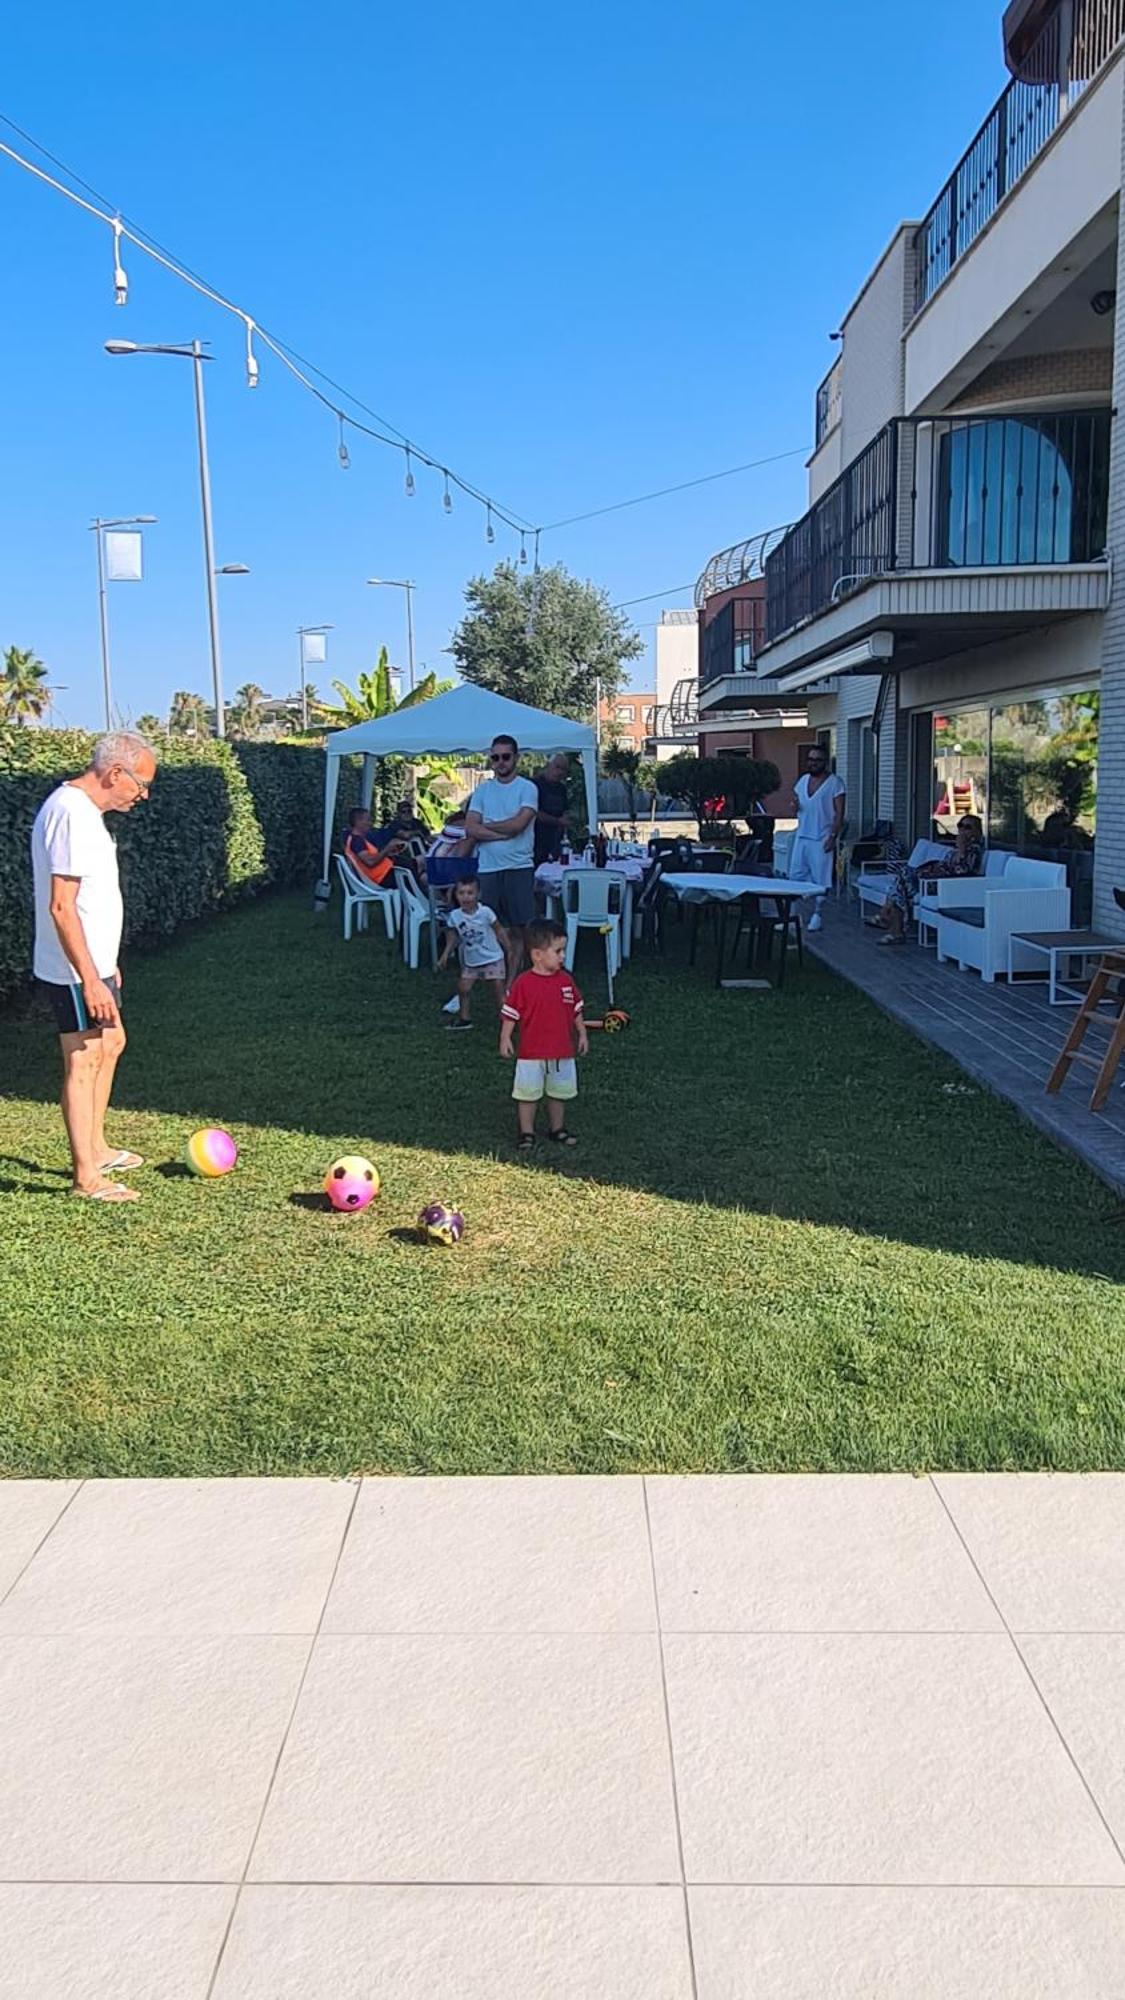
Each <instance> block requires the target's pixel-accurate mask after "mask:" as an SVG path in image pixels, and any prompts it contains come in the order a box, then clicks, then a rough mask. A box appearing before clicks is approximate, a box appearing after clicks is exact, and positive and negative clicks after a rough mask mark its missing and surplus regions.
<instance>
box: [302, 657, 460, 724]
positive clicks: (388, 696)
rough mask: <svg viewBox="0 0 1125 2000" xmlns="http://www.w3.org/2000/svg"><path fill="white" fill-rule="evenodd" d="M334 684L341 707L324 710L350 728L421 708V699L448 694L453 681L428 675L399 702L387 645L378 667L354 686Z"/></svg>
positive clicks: (327, 716)
mask: <svg viewBox="0 0 1125 2000" xmlns="http://www.w3.org/2000/svg"><path fill="white" fill-rule="evenodd" d="M332 685H333V687H334V688H335V690H336V693H337V694H338V695H339V697H340V707H339V708H326V709H323V710H322V711H321V712H322V714H323V715H324V717H325V720H326V721H328V722H329V723H333V724H335V726H336V727H337V728H343V729H350V728H351V726H352V724H353V723H354V722H378V721H379V720H380V719H381V718H382V717H383V716H384V715H397V714H399V713H400V712H401V710H403V709H405V708H417V706H418V703H419V702H420V701H429V700H430V699H431V698H432V697H433V696H434V695H435V694H448V692H449V690H450V688H451V687H452V686H453V682H452V681H439V679H438V677H437V675H436V674H427V675H426V677H425V679H424V680H420V681H419V683H418V685H417V687H416V688H414V689H413V690H412V691H411V693H410V694H408V695H404V696H403V698H402V700H401V701H396V700H395V697H394V689H393V687H392V686H391V666H390V659H389V656H388V653H387V649H386V647H385V646H382V647H380V650H379V658H378V660H377V661H376V663H375V670H374V672H373V673H370V674H358V675H357V676H356V686H355V688H354V689H352V688H350V687H347V686H346V685H345V684H344V682H343V681H333V683H332Z"/></svg>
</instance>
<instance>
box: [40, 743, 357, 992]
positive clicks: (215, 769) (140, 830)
mask: <svg viewBox="0 0 1125 2000" xmlns="http://www.w3.org/2000/svg"><path fill="white" fill-rule="evenodd" d="M94 740H95V739H94V738H93V737H92V736H87V735H85V734H84V733H83V732H82V731H81V730H75V729H68V730H48V729H21V730H14V731H12V732H11V733H10V735H9V736H8V737H7V738H6V739H5V741H4V743H3V745H2V746H0V1000H2V999H4V998H6V997H7V996H8V995H9V994H11V993H14V992H15V991H16V990H17V989H18V988H19V987H20V986H22V985H23V984H25V982H26V981H27V979H28V978H29V977H30V969H31V946H32V889H31V854H30V846H29V843H30V837H31V827H32V822H33V821H34V819H35V815H36V813H37V812H38V810H39V807H40V806H41V805H42V803H43V800H44V799H45V798H46V797H47V794H48V793H49V792H52V791H53V790H54V788H55V786H56V785H57V784H58V783H59V782H60V780H61V779H63V778H69V777H73V776H74V775H75V773H76V772H78V771H81V770H84V769H85V768H86V766H87V765H88V764H89V761H90V755H91V751H92V748H93V744H94ZM159 754H160V775H159V779H158V781H157V783H156V784H155V785H154V787H153V790H152V796H151V797H150V798H149V799H148V800H146V801H145V803H144V804H142V805H140V806H138V807H137V809H136V810H135V811H133V812H131V813H127V814H124V815H122V816H120V817H116V816H115V817H113V818H112V819H111V820H110V827H111V830H112V832H113V835H114V838H115V840H116V842H117V849H118V855H119V858H120V863H121V886H122V890H123V893H124V897H125V941H126V943H129V944H135V943H138V942H152V941H155V940H157V939H159V938H162V937H167V936H170V935H171V933H172V932H173V931H176V930H178V929H179V927H180V925H181V924H185V923H190V922H191V921H192V920H193V918H196V917H201V916H205V915H207V914H209V913H210V912H213V911H216V910H224V909H229V908H230V907H231V906H232V905H233V904H235V903H238V902H240V901H242V900H243V899H244V898H245V897H247V896H255V895H258V894H260V893H261V891H262V890H263V889H265V888H267V887H268V886H269V885H270V884H275V885H277V886H278V887H283V888H290V887H294V886H299V885H300V884H302V883H311V882H313V881H315V879H316V878H317V876H318V875H319V874H320V864H321V828H322V817H323V799H324V751H323V750H322V749H321V748H320V747H319V746H317V747H314V746H312V745H308V746H301V745H293V744H288V743H239V744H230V743H218V742H215V741H213V740H211V739H207V740H205V741H203V742H194V741H190V740H187V739H183V740H177V738H175V737H168V738H164V739H163V740H162V741H161V743H160V746H159ZM359 776H360V764H359V760H358V759H357V758H352V757H349V758H345V759H343V760H342V762H341V767H340V786H339V792H338V795H337V825H340V824H341V823H342V822H343V819H344V817H345V815H346V813H347V811H348V808H349V807H350V806H352V805H354V804H355V803H356V801H357V799H358V797H359ZM387 789H388V790H389V791H392V792H393V789H394V785H393V780H392V783H391V785H390V786H388V788H387ZM373 803H374V804H376V805H377V806H378V807H379V809H380V810H382V809H383V806H384V804H385V802H384V801H383V800H381V799H380V798H379V796H378V794H377V796H376V800H375V801H373Z"/></svg>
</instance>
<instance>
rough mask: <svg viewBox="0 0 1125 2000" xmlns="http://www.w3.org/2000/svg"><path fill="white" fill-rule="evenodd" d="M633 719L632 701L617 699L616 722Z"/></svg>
mask: <svg viewBox="0 0 1125 2000" xmlns="http://www.w3.org/2000/svg"><path fill="white" fill-rule="evenodd" d="M633 719H634V710H633V704H632V702H631V701H619V702H618V704H617V720H618V722H632V721H633Z"/></svg>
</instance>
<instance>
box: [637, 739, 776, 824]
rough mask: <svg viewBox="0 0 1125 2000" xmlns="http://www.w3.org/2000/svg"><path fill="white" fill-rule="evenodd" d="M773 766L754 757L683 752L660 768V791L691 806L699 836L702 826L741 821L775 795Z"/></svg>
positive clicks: (763, 759) (764, 760) (774, 769)
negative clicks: (763, 800)
mask: <svg viewBox="0 0 1125 2000" xmlns="http://www.w3.org/2000/svg"><path fill="white" fill-rule="evenodd" d="M780 783H781V774H780V772H779V771H778V768H777V765H776V764H770V763H768V762H767V761H766V759H765V758H757V757H697V756H695V755H694V753H693V752H691V751H683V752H681V754H680V755H679V756H678V757H669V759H668V761H667V763H666V764H661V766H660V789H661V791H662V792H663V793H665V795H666V796H667V797H668V798H670V799H680V800H682V802H683V804H684V805H686V806H688V807H690V809H691V811H692V813H693V814H694V816H695V818H696V820H697V821H698V823H699V829H700V832H701V833H702V831H703V829H704V827H705V826H714V825H716V824H717V823H718V822H720V821H725V822H726V824H727V825H728V826H729V825H730V822H731V821H732V820H735V819H744V818H745V817H746V815H747V813H749V812H752V811H753V808H754V805H755V802H756V801H757V800H759V799H764V798H766V797H767V796H768V794H769V793H770V792H776V790H777V788H778V786H779V785H780Z"/></svg>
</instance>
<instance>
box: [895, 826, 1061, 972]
mask: <svg viewBox="0 0 1125 2000" xmlns="http://www.w3.org/2000/svg"><path fill="white" fill-rule="evenodd" d="M942 888H943V891H944V893H943V895H942V896H941V898H940V901H939V903H938V906H937V908H936V909H935V908H933V907H932V906H931V908H930V909H929V910H928V911H927V915H926V922H927V925H929V926H932V928H933V929H934V930H935V931H936V933H937V955H938V959H939V960H940V961H942V962H944V961H945V960H946V959H953V960H954V961H955V963H956V964H958V965H959V966H960V967H961V969H962V971H968V970H969V969H970V968H971V969H972V970H974V971H976V972H979V973H980V976H981V978H982V979H983V980H985V981H986V983H987V984H989V985H991V984H992V982H993V981H994V980H995V978H996V975H997V973H998V972H1002V973H1007V971H1008V949H1009V940H1010V939H1011V937H1012V935H1013V933H1014V932H1016V931H1059V930H1066V929H1067V928H1068V926H1069V924H1070V890H1069V889H1068V888H1067V886H1066V869H1065V867H1064V866H1063V864H1062V863H1061V862H1054V861H1025V860H1024V859H1023V857H1022V856H1021V855H1017V854H1011V855H1009V856H1008V859H1007V861H1006V863H1005V866H1004V871H1003V874H1000V875H987V876H986V875H976V876H970V877H968V878H967V879H966V878H961V879H954V880H951V881H949V882H948V883H943V884H942ZM1033 963H1035V960H1034V955H1033V954H1028V953H1024V952H1021V950H1020V948H1019V946H1018V945H1016V946H1014V947H1013V949H1012V970H1013V972H1025V971H1028V970H1030V968H1031V966H1032V965H1033Z"/></svg>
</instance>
